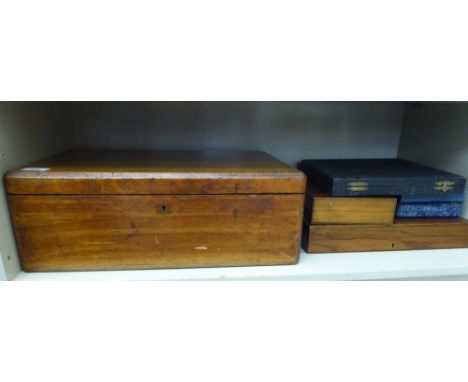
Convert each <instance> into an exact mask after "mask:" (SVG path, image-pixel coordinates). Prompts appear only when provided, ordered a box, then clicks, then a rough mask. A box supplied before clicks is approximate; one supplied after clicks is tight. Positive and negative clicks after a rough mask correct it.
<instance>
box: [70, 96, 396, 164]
mask: <svg viewBox="0 0 468 382" xmlns="http://www.w3.org/2000/svg"><path fill="white" fill-rule="evenodd" d="M71 110H72V116H73V123H74V141H75V145H76V146H77V147H79V148H109V149H119V148H121V149H124V148H127V149H200V148H210V149H216V148H219V149H243V150H263V151H267V152H269V153H270V154H272V155H274V156H276V157H278V158H279V159H281V160H283V161H285V162H287V163H290V164H293V165H294V164H296V163H297V162H298V161H299V160H301V159H304V158H366V157H379V158H384V157H395V156H396V155H397V153H398V143H399V139H400V133H401V128H402V121H403V113H404V104H403V103H368V102H354V103H351V102H335V103H330V102H161V103H150V102H136V103H119V102H109V103H73V104H72V107H71Z"/></svg>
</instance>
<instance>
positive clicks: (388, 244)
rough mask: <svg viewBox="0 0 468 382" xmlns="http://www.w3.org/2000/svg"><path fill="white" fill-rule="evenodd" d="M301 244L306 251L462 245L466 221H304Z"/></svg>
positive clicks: (467, 242) (466, 243)
mask: <svg viewBox="0 0 468 382" xmlns="http://www.w3.org/2000/svg"><path fill="white" fill-rule="evenodd" d="M302 246H303V248H304V250H305V251H306V252H308V253H324V252H325V253H326V252H362V251H389V250H405V249H406V250H409V249H444V248H466V247H468V221H467V220H464V219H456V218H455V219H454V218H421V219H415V218H407V219H405V218H400V219H395V223H394V224H392V225H308V224H304V231H303V238H302Z"/></svg>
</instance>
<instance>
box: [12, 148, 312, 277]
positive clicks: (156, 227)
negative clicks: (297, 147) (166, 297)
mask: <svg viewBox="0 0 468 382" xmlns="http://www.w3.org/2000/svg"><path fill="white" fill-rule="evenodd" d="M6 188H7V192H8V194H9V195H8V198H9V205H10V211H11V216H12V221H13V227H14V231H15V235H16V241H17V245H18V250H19V255H20V259H21V263H22V267H23V269H24V270H25V271H30V272H33V271H72V270H83V271H84V270H112V269H148V268H179V267H217V266H242V265H273V264H294V263H296V262H297V260H298V254H299V244H300V233H301V226H302V217H303V216H302V215H303V214H302V211H303V204H304V191H305V176H304V175H303V174H302V173H301V172H300V171H299V170H296V169H294V168H293V167H290V166H288V165H286V164H284V163H282V162H280V161H278V160H276V159H274V158H273V157H271V156H269V155H268V154H265V153H262V152H238V151H235V152H232V151H227V152H226V151H151V152H147V151H137V152H132V151H130V152H129V151H73V152H67V153H64V154H61V155H58V156H56V157H53V158H51V159H48V160H45V161H42V162H39V163H35V164H33V165H30V166H28V167H26V168H23V169H21V170H18V171H14V172H12V173H10V174H8V175H7V177H6Z"/></svg>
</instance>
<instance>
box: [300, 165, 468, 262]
mask: <svg viewBox="0 0 468 382" xmlns="http://www.w3.org/2000/svg"><path fill="white" fill-rule="evenodd" d="M300 168H301V170H302V171H304V172H305V173H306V175H307V180H308V189H307V193H306V202H305V210H304V229H303V237H302V247H303V248H304V250H305V251H306V252H309V253H323V252H355V251H356V252H361V251H384V250H403V249H442V248H463V247H468V221H467V220H465V219H462V218H460V214H461V210H462V204H463V200H464V189H465V184H466V179H465V178H464V177H462V176H459V175H455V174H451V173H448V172H445V171H440V170H437V169H434V168H431V167H428V166H423V165H419V164H416V163H413V162H409V161H405V160H401V159H353V160H303V161H302V162H301V164H300Z"/></svg>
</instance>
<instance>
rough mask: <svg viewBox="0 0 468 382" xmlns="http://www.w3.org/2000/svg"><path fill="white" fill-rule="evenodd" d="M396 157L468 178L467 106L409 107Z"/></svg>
mask: <svg viewBox="0 0 468 382" xmlns="http://www.w3.org/2000/svg"><path fill="white" fill-rule="evenodd" d="M399 155H400V156H401V157H402V158H405V159H409V160H413V161H415V162H419V163H423V164H427V165H429V166H434V167H437V168H440V169H443V170H447V171H451V172H454V173H457V174H460V175H464V176H465V177H468V103H445V102H444V103H423V104H420V105H408V106H407V108H406V111H405V117H404V121H403V129H402V134H401V140H400V148H399ZM464 215H465V217H467V218H468V203H467V202H465V212H464Z"/></svg>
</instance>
